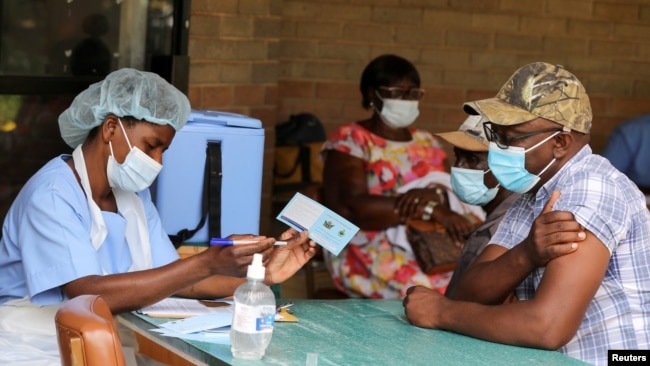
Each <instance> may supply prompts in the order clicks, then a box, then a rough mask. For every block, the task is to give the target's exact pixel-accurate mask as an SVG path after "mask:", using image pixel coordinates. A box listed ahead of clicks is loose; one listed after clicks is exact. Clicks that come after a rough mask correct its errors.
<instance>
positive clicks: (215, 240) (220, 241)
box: [210, 238, 287, 246]
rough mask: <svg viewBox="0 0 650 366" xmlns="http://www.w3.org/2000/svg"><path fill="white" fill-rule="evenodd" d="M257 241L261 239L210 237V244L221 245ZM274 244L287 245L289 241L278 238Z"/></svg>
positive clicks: (253, 242)
mask: <svg viewBox="0 0 650 366" xmlns="http://www.w3.org/2000/svg"><path fill="white" fill-rule="evenodd" d="M255 243H259V240H232V239H226V238H212V239H210V245H221V246H228V245H238V244H255ZM273 245H287V242H286V241H280V240H276V241H275V243H273Z"/></svg>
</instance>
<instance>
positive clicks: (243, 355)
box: [230, 254, 276, 360]
mask: <svg viewBox="0 0 650 366" xmlns="http://www.w3.org/2000/svg"><path fill="white" fill-rule="evenodd" d="M265 272H266V269H265V268H264V264H263V263H262V254H254V255H253V262H252V263H251V264H250V265H249V266H248V271H247V273H246V278H247V281H246V282H245V283H243V284H241V285H240V286H239V287H237V290H235V295H234V311H233V320H232V326H231V330H230V343H231V351H232V355H233V357H235V358H239V359H246V360H259V359H261V358H262V357H263V356H264V353H265V352H266V348H267V347H268V345H269V343H270V342H271V336H272V335H273V325H274V323H275V313H276V310H275V295H274V294H273V291H271V289H270V288H269V287H268V286H267V285H265V284H264V274H265Z"/></svg>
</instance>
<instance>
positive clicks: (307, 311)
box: [118, 299, 584, 366]
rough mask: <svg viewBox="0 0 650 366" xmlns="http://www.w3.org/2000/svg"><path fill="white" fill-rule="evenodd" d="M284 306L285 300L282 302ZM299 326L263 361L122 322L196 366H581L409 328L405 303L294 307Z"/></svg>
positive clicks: (280, 334) (280, 336)
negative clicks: (312, 363)
mask: <svg viewBox="0 0 650 366" xmlns="http://www.w3.org/2000/svg"><path fill="white" fill-rule="evenodd" d="M284 301H286V299H285V300H284ZM294 303H295V305H294V306H293V310H294V315H296V316H297V317H298V318H299V319H300V322H298V323H282V322H276V326H275V329H274V331H273V338H272V340H271V344H270V346H269V348H268V349H267V350H266V355H265V356H264V358H262V360H261V361H242V360H237V359H233V358H232V354H231V352H230V346H227V345H220V344H211V343H205V342H195V341H184V340H181V339H177V338H168V337H162V336H160V335H158V334H156V333H151V332H149V331H147V329H150V328H152V324H160V323H161V322H163V321H165V319H155V318H149V317H146V316H142V315H136V314H131V313H129V314H123V315H120V316H119V317H118V320H120V321H121V322H122V323H124V324H126V325H127V326H129V327H130V328H132V329H134V330H136V331H137V332H139V333H140V334H142V335H144V336H146V337H147V338H149V339H152V340H154V341H155V342H157V343H159V344H161V345H163V346H164V347H166V348H168V349H170V350H172V351H173V352H175V353H177V354H179V355H181V356H183V357H185V358H186V359H188V360H190V361H191V362H194V363H196V364H200V363H204V364H208V365H232V364H234V365H254V364H259V365H305V362H306V359H307V353H318V365H319V366H322V365H355V366H356V365H409V366H410V365H427V366H429V365H472V366H475V365H571V364H576V365H577V364H584V363H582V362H581V361H578V360H576V359H573V358H569V357H567V356H565V355H563V354H561V353H558V352H554V351H542V350H537V349H530V348H521V347H514V346H506V345H502V344H497V343H491V342H486V341H482V340H478V339H475V338H470V337H465V336H462V335H458V334H454V333H450V332H445V331H439V330H429V329H421V328H417V327H414V326H412V325H410V324H409V323H408V322H407V321H406V318H405V316H404V309H403V308H402V303H401V301H400V300H357V299H354V300H352V299H351V300H294Z"/></svg>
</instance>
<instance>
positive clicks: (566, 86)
mask: <svg viewBox="0 0 650 366" xmlns="http://www.w3.org/2000/svg"><path fill="white" fill-rule="evenodd" d="M464 109H465V111H466V112H467V113H469V114H481V115H483V116H485V117H486V118H487V119H488V120H490V122H493V123H494V124H497V125H502V126H510V125H518V124H520V123H524V122H528V121H531V120H534V119H537V118H540V117H541V118H544V119H547V120H549V121H553V122H556V123H559V124H561V125H563V126H566V127H568V128H570V129H572V130H576V131H579V132H582V133H589V131H590V129H591V119H592V114H591V105H590V104H589V97H588V96H587V92H586V91H585V88H584V87H583V86H582V84H581V83H580V81H579V80H578V78H576V77H575V75H573V74H571V73H570V72H568V71H567V70H565V69H564V68H563V67H562V66H560V65H556V66H553V65H551V64H548V63H545V62H535V63H531V64H528V65H526V66H523V67H522V68H520V69H519V70H517V71H516V72H515V73H514V74H513V75H512V76H511V77H510V79H509V80H508V81H507V82H506V83H505V84H504V85H503V87H501V90H499V93H497V95H496V97H494V98H490V99H483V100H477V101H474V102H468V103H465V104H464Z"/></svg>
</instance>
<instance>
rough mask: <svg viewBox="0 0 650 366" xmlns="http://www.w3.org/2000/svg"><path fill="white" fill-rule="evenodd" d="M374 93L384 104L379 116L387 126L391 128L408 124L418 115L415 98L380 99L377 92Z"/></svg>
mask: <svg viewBox="0 0 650 366" xmlns="http://www.w3.org/2000/svg"><path fill="white" fill-rule="evenodd" d="M376 93H377V96H378V97H379V99H381V101H382V103H383V104H384V106H383V107H381V111H380V112H379V117H381V120H382V121H384V123H385V124H387V125H388V126H390V127H392V128H403V127H407V126H410V125H411V124H412V123H413V122H414V121H415V119H416V118H418V116H419V115H420V110H419V109H418V101H417V100H404V99H388V98H386V99H382V97H381V96H380V95H379V93H378V92H376Z"/></svg>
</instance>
